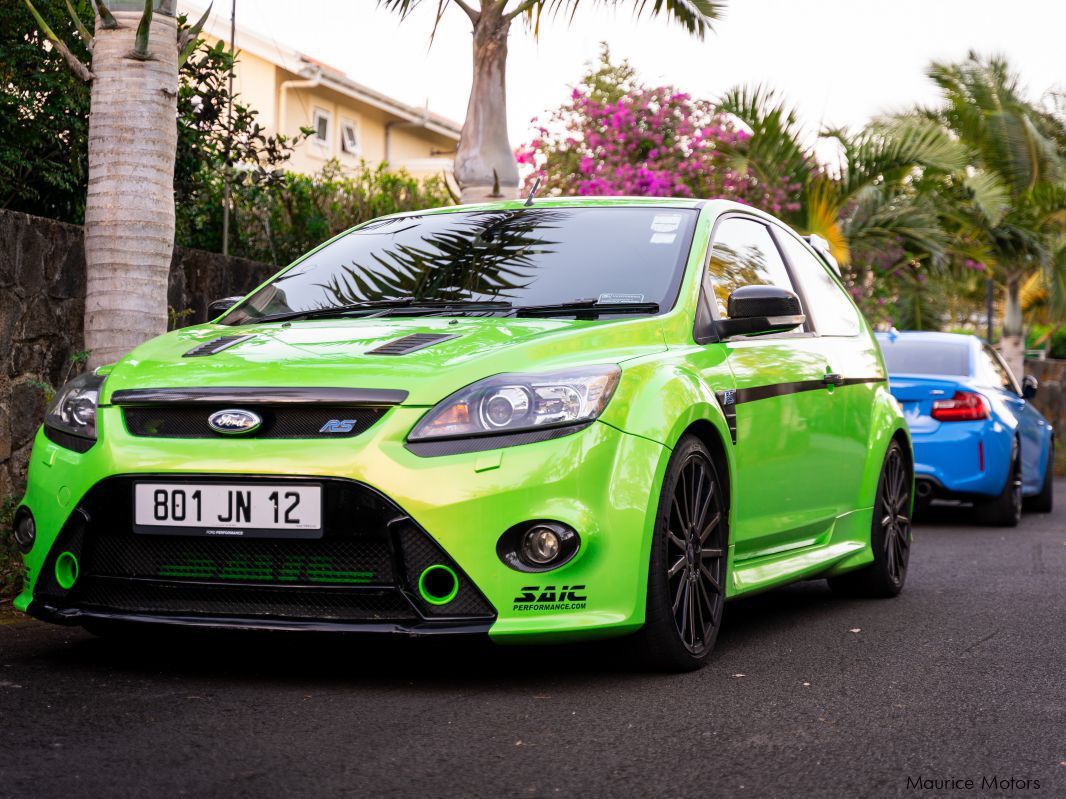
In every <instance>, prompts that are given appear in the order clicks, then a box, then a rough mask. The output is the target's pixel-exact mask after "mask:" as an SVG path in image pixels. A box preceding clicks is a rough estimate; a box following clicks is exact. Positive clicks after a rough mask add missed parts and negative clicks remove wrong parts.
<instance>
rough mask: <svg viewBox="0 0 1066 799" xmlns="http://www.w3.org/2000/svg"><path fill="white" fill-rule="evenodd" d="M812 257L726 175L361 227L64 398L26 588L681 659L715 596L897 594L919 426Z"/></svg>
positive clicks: (52, 612)
mask: <svg viewBox="0 0 1066 799" xmlns="http://www.w3.org/2000/svg"><path fill="white" fill-rule="evenodd" d="M816 244H817V242H816ZM823 251H824V248H819V247H812V246H811V245H810V244H809V243H808V242H807V241H805V240H803V239H801V238H800V237H798V236H797V235H796V234H794V233H793V232H792V231H791V230H789V229H788V228H787V227H785V226H784V225H782V224H781V223H780V222H778V221H776V220H775V219H773V218H772V217H769V216H767V215H766V214H763V213H760V212H758V211H756V210H753V209H751V208H747V207H745V206H741V205H737V204H735V203H730V202H726V201H718V200H715V201H692V200H659V199H656V200H646V199H602V198H601V199H566V200H544V201H538V202H536V203H529V204H522V203H520V202H506V203H500V204H495V205H485V206H469V207H457V208H446V209H440V210H437V211H432V212H427V213H419V214H406V215H398V216H392V217H387V218H382V219H377V220H374V221H372V222H369V223H367V224H365V225H363V226H361V227H359V228H356V229H354V230H352V231H349V232H348V233H345V234H343V235H341V236H339V237H337V238H335V239H333V240H332V241H330V242H328V243H326V244H325V245H323V246H322V247H320V248H318V249H317V250H315V251H313V252H311V253H310V254H309V255H307V256H306V257H304V258H303V259H301V260H299V261H298V262H296V263H295V264H293V265H292V266H290V267H289V268H287V269H285V270H284V271H282V272H281V273H279V274H278V275H277V276H275V277H274V278H272V279H271V280H269V281H268V282H267V283H265V284H264V285H263V286H261V287H260V288H258V289H257V290H255V291H254V292H253V293H251V294H250V295H249V296H247V297H245V298H243V299H239V300H233V301H232V302H231V304H230V305H229V306H228V307H224V312H222V311H220V312H222V316H221V317H220V318H218V319H217V320H216V321H214V322H211V323H209V324H204V325H198V326H195V327H189V328H185V329H183V330H179V331H175V332H172V333H168V334H167V335H165V336H161V337H159V338H156V339H154V340H152V341H149V342H147V343H145V344H143V345H142V346H140V347H138V348H137V349H136V350H134V351H133V352H131V353H130V354H129V355H127V356H126V357H125V358H123V359H122V360H121V361H119V362H118V363H115V364H113V365H110V366H106V367H103V368H101V369H98V370H96V371H95V372H94V373H91V374H86V375H83V376H81V377H79V378H77V379H76V380H74V381H72V382H71V383H70V384H68V385H67V386H65V387H64V388H63V389H62V390H61V391H60V392H59V394H58V395H57V397H56V399H55V401H54V403H53V405H52V407H51V408H50V409H49V412H48V415H47V418H46V419H45V423H44V425H43V427H42V428H41V430H40V431H39V433H38V435H37V439H36V441H35V443H34V448H33V456H32V461H31V465H30V472H29V485H28V488H27V491H26V495H25V497H24V499H23V500H22V503H21V505H20V506H19V508H18V510H17V512H16V518H15V535H16V540H17V541H18V543H19V545H20V546H21V547H22V549H23V551H24V552H25V564H26V572H27V579H26V582H25V588H24V590H23V592H22V594H21V595H20V596H19V597H18V599H17V606H18V607H19V608H20V609H21V610H24V611H27V612H29V613H30V614H32V615H34V616H36V617H38V618H41V619H45V620H48V621H53V622H59V623H64V624H81V625H84V626H86V627H88V628H90V629H94V630H101V631H109V630H119V629H123V630H129V629H139V628H140V627H141V626H143V625H148V624H156V625H160V624H180V625H192V626H204V627H222V628H259V629H285V630H339V631H358V632H391V633H401V634H410V635H415V634H437V633H452V634H463V633H466V634H482V635H485V634H487V635H488V636H489V637H490V638H491V639H493V640H495V641H497V642H507V643H510V642H539V641H554V640H564V639H572V638H594V637H606V636H615V635H627V634H628V635H632V643H633V644H634V647H635V648H636V649H637V650H638V651H639V652H640V653H641V655H642V656H643V657H645V658H646V659H648V660H649V661H651V662H652V663H654V664H655V665H657V666H660V667H664V668H673V669H687V668H695V667H698V666H700V665H701V664H702V663H704V662H705V661H706V659H707V657H708V655H709V653H710V651H711V649H712V647H713V645H714V641H715V638H716V637H717V634H718V629H719V626H720V624H721V619H722V609H723V605H724V603H725V601H726V600H728V599H732V598H734V597H739V596H743V595H745V594H750V593H752V592H756V591H762V590H765V589H768V588H773V587H775V586H780V585H783V584H785V583H789V582H792V581H796V580H804V579H814V578H827V579H828V580H829V583H830V585H831V586H833V588H834V589H836V590H839V591H844V592H847V593H849V594H866V595H880V596H891V595H894V594H896V593H898V592H899V591H900V590H901V588H902V587H903V582H904V579H905V577H906V571H907V560H908V553H909V548H910V526H909V516H910V506H911V487H912V463H911V447H910V442H909V439H908V436H907V428H906V425H905V423H904V420H903V417H902V416H901V414H900V411H899V407H898V405H897V404H896V402H895V401H894V400H893V399H892V396H891V394H890V393H889V391H888V386H887V383H886V378H885V369H884V365H883V362H882V359H881V355H880V352H879V350H878V347H877V344H876V343H875V341H874V339H873V337H872V335H871V333H870V331H869V329H868V328H867V325H866V322H865V321H864V320H863V318H862V316H861V315H860V314H859V312H858V311H857V310H856V308H855V306H854V304H853V303H852V301H851V299H850V298H849V297H848V295H847V293H846V292H845V291H844V289H843V288H842V286H841V284H840V282H839V280H838V277H837V275H836V272H835V270H834V263H833V262H832V260H831V258H829V257H828V256H827V255H824V254H822V253H823Z"/></svg>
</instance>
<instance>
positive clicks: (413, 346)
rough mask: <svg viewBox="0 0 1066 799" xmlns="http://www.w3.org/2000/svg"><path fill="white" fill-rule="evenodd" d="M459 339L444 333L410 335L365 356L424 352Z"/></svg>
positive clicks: (368, 351) (383, 345)
mask: <svg viewBox="0 0 1066 799" xmlns="http://www.w3.org/2000/svg"><path fill="white" fill-rule="evenodd" d="M453 338H459V336H457V335H454V334H453V335H447V334H444V333H412V334H411V335H410V336H404V337H403V338H398V339H396V340H395V341H390V342H389V343H388V344H382V345H381V346H380V347H376V348H375V349H372V350H367V353H366V354H367V355H407V354H408V353H409V352H415V351H417V350H424V349H425V348H426V347H432V346H433V345H434V344H439V343H440V342H442V341H448V340H449V339H453Z"/></svg>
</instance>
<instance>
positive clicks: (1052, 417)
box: [1025, 360, 1066, 441]
mask: <svg viewBox="0 0 1066 799" xmlns="http://www.w3.org/2000/svg"><path fill="white" fill-rule="evenodd" d="M1025 371H1026V374H1031V375H1032V376H1033V377H1035V378H1036V379H1037V380H1039V381H1040V388H1039V390H1038V391H1037V392H1036V396H1035V397H1034V398H1033V405H1035V406H1036V408H1037V410H1039V411H1040V412H1041V413H1042V414H1044V417H1045V418H1046V419H1047V420H1048V421H1049V422H1051V424H1053V425H1054V426H1055V439H1056V441H1058V440H1060V437H1061V436H1062V435H1064V434H1066V398H1064V397H1063V387H1064V386H1063V384H1064V383H1066V360H1046V361H1026V362H1025Z"/></svg>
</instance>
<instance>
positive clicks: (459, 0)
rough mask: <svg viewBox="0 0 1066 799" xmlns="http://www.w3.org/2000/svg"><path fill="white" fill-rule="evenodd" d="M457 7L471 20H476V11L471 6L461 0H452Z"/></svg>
mask: <svg viewBox="0 0 1066 799" xmlns="http://www.w3.org/2000/svg"><path fill="white" fill-rule="evenodd" d="M452 2H453V3H455V4H456V5H457V6H459V8H461V9H463V11H465V12H466V15H467V16H468V17H470V21H471V22H477V18H478V12H477V10H476V9H475V8H474V7H473V6H469V5H467V4H466V3H464V2H463V0H452Z"/></svg>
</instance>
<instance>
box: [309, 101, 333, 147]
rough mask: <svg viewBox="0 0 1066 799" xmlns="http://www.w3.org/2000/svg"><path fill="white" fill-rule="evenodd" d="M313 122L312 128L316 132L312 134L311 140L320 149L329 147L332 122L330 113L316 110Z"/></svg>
mask: <svg viewBox="0 0 1066 799" xmlns="http://www.w3.org/2000/svg"><path fill="white" fill-rule="evenodd" d="M312 122H313V124H312V125H311V127H312V128H314V130H315V132H314V134H312V136H311V140H312V141H313V142H314V143H315V144H317V145H319V146H320V147H329V136H330V122H331V120H330V114H329V111H324V110H322V109H321V108H316V109H315V113H314V117H313V118H312Z"/></svg>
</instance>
